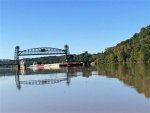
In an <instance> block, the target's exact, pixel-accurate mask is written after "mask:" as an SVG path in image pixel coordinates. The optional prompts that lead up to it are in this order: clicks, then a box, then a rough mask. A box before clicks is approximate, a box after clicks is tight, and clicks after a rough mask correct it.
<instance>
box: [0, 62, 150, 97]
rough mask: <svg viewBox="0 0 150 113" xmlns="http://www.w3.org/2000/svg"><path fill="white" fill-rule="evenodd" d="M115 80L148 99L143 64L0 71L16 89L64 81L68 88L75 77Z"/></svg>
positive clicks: (149, 71) (148, 78)
mask: <svg viewBox="0 0 150 113" xmlns="http://www.w3.org/2000/svg"><path fill="white" fill-rule="evenodd" d="M94 74H96V75H98V76H106V77H107V78H116V79H118V80H120V81H122V82H123V83H124V84H125V85H126V86H128V87H132V88H134V89H135V90H136V91H137V92H138V93H142V94H144V95H145V97H146V98H150V65H145V64H124V65H119V64H117V65H98V66H96V67H88V68H84V67H80V68H60V69H54V70H37V69H36V71H35V69H33V70H30V69H28V70H26V71H25V70H20V71H18V72H15V71H12V70H8V69H7V70H0V78H1V77H2V76H13V75H15V82H16V87H17V88H18V90H20V89H21V85H22V84H24V85H46V84H54V83H59V82H62V81H66V85H67V86H69V85H70V83H71V78H73V77H77V76H83V77H87V78H88V77H90V76H92V75H94Z"/></svg>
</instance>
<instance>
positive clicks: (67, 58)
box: [64, 45, 69, 62]
mask: <svg viewBox="0 0 150 113" xmlns="http://www.w3.org/2000/svg"><path fill="white" fill-rule="evenodd" d="M64 47H65V52H66V62H68V61H69V57H68V54H69V46H68V45H65V46H64Z"/></svg>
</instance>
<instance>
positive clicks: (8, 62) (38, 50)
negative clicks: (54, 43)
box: [0, 45, 69, 65]
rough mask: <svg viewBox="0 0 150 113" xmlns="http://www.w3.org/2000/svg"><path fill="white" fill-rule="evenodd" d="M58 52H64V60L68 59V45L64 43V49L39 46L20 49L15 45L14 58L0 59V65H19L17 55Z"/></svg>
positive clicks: (54, 53) (53, 53)
mask: <svg viewBox="0 0 150 113" xmlns="http://www.w3.org/2000/svg"><path fill="white" fill-rule="evenodd" d="M58 54H65V55H66V61H68V57H67V55H68V54H69V46H68V45H65V46H64V49H58V48H52V47H39V48H31V49H27V50H23V51H20V47H19V46H16V47H15V55H14V60H0V65H19V56H29V55H58Z"/></svg>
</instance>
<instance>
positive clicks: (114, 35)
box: [0, 0, 150, 59]
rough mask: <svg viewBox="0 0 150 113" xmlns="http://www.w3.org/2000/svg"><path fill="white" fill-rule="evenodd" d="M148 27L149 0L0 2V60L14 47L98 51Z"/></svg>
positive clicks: (79, 51)
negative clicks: (65, 46) (66, 45)
mask: <svg viewBox="0 0 150 113" xmlns="http://www.w3.org/2000/svg"><path fill="white" fill-rule="evenodd" d="M149 24H150V1H149V0H0V59H13V58H14V49H15V47H16V46H17V45H19V46H20V50H26V49H30V48H36V47H54V48H59V49H63V48H64V45H65V44H68V45H69V48H70V53H71V54H80V53H83V52H84V51H88V52H89V53H92V54H93V53H98V52H102V51H104V50H105V48H107V47H111V46H115V45H116V44H117V43H119V42H121V41H123V40H126V39H129V38H131V37H132V36H133V34H134V33H137V32H139V31H140V29H141V28H142V27H146V26H147V25H149ZM31 57H32V56H31ZM34 57H35V56H34ZM36 57H38V56H36Z"/></svg>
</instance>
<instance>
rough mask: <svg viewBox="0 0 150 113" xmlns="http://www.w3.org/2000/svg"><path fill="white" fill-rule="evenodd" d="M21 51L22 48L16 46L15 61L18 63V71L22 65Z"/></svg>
mask: <svg viewBox="0 0 150 113" xmlns="http://www.w3.org/2000/svg"><path fill="white" fill-rule="evenodd" d="M19 51H20V47H19V46H16V47H15V56H14V60H16V63H17V66H18V67H17V68H18V70H19V69H20V65H19Z"/></svg>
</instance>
